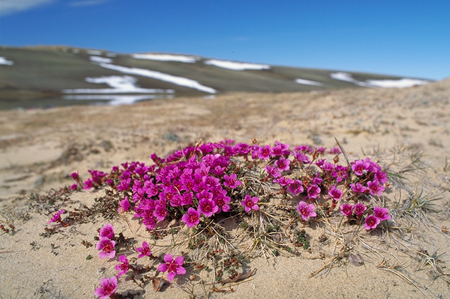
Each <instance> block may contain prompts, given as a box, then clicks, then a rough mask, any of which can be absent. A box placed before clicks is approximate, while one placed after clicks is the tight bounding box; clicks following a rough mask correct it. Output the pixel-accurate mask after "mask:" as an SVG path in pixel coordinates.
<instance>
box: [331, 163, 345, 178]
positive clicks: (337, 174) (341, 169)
mask: <svg viewBox="0 0 450 299" xmlns="http://www.w3.org/2000/svg"><path fill="white" fill-rule="evenodd" d="M347 171H348V167H345V166H340V165H336V167H335V168H334V171H333V172H332V175H333V177H334V178H336V181H338V182H342V180H344V179H346V178H347V176H348V174H347Z"/></svg>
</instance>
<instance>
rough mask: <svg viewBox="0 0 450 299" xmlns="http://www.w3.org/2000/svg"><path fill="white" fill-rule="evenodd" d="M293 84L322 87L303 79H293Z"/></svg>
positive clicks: (317, 83)
mask: <svg viewBox="0 0 450 299" xmlns="http://www.w3.org/2000/svg"><path fill="white" fill-rule="evenodd" d="M295 83H298V84H304V85H315V86H323V84H322V83H320V82H316V81H311V80H305V79H295Z"/></svg>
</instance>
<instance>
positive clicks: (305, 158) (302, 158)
mask: <svg viewBox="0 0 450 299" xmlns="http://www.w3.org/2000/svg"><path fill="white" fill-rule="evenodd" d="M294 157H295V159H297V160H298V161H299V162H301V163H304V164H309V163H311V160H309V157H308V156H307V155H305V154H304V153H299V152H295V151H294Z"/></svg>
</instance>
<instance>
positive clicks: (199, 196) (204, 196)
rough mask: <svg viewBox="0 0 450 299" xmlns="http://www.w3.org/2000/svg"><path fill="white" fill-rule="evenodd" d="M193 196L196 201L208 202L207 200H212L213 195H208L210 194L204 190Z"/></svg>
mask: <svg viewBox="0 0 450 299" xmlns="http://www.w3.org/2000/svg"><path fill="white" fill-rule="evenodd" d="M195 196H196V197H197V199H198V200H199V201H201V200H205V199H208V200H209V199H212V198H213V194H212V193H210V192H208V191H206V190H204V191H202V192H200V193H196V194H195Z"/></svg>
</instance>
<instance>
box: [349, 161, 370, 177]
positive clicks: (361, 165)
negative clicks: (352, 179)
mask: <svg viewBox="0 0 450 299" xmlns="http://www.w3.org/2000/svg"><path fill="white" fill-rule="evenodd" d="M369 167H370V164H369V163H368V162H364V161H363V160H356V161H355V162H353V163H352V169H353V172H354V173H355V174H356V175H357V176H362V175H363V174H366V173H367V169H368V168H369Z"/></svg>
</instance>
